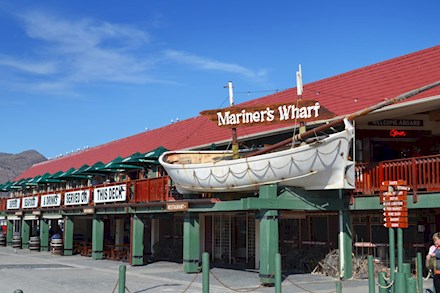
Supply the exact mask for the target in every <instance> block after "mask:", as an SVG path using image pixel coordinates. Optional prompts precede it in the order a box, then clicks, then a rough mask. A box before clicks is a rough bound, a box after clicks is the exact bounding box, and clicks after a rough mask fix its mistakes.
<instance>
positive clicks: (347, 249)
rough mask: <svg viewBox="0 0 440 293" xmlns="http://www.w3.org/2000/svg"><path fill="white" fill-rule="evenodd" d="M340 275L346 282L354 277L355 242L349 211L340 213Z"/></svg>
mask: <svg viewBox="0 0 440 293" xmlns="http://www.w3.org/2000/svg"><path fill="white" fill-rule="evenodd" d="M338 249H339V253H340V255H341V257H340V258H339V273H340V277H341V278H342V279H344V280H347V279H350V278H352V277H353V259H352V255H353V242H352V233H351V217H350V213H349V211H339V242H338Z"/></svg>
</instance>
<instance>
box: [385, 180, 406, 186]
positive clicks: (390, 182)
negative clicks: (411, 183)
mask: <svg viewBox="0 0 440 293" xmlns="http://www.w3.org/2000/svg"><path fill="white" fill-rule="evenodd" d="M382 185H384V186H390V185H391V186H396V185H406V180H393V181H383V182H382Z"/></svg>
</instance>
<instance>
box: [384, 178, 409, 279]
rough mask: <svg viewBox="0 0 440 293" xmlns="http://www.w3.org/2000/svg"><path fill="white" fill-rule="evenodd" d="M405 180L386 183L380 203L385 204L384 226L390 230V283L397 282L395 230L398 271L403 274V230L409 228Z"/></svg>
mask: <svg viewBox="0 0 440 293" xmlns="http://www.w3.org/2000/svg"><path fill="white" fill-rule="evenodd" d="M406 184H407V183H406V181H405V180H394V181H384V182H382V186H381V195H380V202H381V203H383V216H384V218H383V220H384V224H383V225H384V226H385V227H386V228H388V232H389V238H390V239H389V241H390V281H391V282H393V281H395V276H394V268H395V259H394V256H395V253H394V228H397V270H398V273H399V274H400V273H402V272H403V230H402V229H403V228H408V202H407V191H408V190H409V188H408V187H407V186H406Z"/></svg>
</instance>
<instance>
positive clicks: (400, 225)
mask: <svg viewBox="0 0 440 293" xmlns="http://www.w3.org/2000/svg"><path fill="white" fill-rule="evenodd" d="M383 225H384V227H387V228H408V223H394V222H388V223H385V224H383Z"/></svg>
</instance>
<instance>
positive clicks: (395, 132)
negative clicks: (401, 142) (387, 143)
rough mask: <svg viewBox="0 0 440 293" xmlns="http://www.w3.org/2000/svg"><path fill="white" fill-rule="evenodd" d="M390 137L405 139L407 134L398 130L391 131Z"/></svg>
mask: <svg viewBox="0 0 440 293" xmlns="http://www.w3.org/2000/svg"><path fill="white" fill-rule="evenodd" d="M390 136H391V137H403V136H406V132H405V131H403V130H402V131H399V130H397V129H391V130H390Z"/></svg>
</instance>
